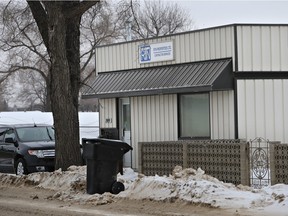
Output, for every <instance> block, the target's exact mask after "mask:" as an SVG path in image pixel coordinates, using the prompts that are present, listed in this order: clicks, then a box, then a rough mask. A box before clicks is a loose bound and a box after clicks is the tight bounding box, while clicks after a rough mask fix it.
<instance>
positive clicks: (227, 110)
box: [210, 91, 235, 139]
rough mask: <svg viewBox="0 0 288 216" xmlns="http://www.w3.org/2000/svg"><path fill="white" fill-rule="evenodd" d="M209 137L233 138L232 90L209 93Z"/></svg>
mask: <svg viewBox="0 0 288 216" xmlns="http://www.w3.org/2000/svg"><path fill="white" fill-rule="evenodd" d="M210 119H211V139H234V138H235V126H234V125H235V123H234V122H235V115H234V91H217V92H211V93H210Z"/></svg>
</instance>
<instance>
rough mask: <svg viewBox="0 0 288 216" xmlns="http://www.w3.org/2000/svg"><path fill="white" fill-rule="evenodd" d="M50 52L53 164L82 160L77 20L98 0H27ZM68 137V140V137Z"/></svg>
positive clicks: (78, 26)
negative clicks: (53, 131)
mask: <svg viewBox="0 0 288 216" xmlns="http://www.w3.org/2000/svg"><path fill="white" fill-rule="evenodd" d="M27 2H28V5H29V7H30V9H31V11H32V14H33V17H34V18H35V21H36V23H37V26H38V28H39V31H40V33H41V36H42V38H43V42H44V44H45V46H46V48H47V52H48V54H49V58H50V63H51V69H50V71H49V85H48V89H49V94H50V97H51V102H52V103H51V108H52V113H53V118H54V126H55V135H56V161H55V167H56V169H57V168H62V169H63V170H66V169H67V168H68V167H69V166H70V165H72V164H74V165H80V164H81V154H80V146H79V119H78V93H79V89H80V83H81V79H80V22H81V17H82V15H83V13H84V12H86V11H87V10H88V9H89V8H91V7H92V6H93V5H95V4H97V3H98V2H99V0H97V1H85V0H83V1H29V0H27ZM68 137H69V140H67V138H68Z"/></svg>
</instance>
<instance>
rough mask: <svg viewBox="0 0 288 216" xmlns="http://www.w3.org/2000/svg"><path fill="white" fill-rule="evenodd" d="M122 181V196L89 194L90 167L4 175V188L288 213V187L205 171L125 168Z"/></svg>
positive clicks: (62, 196)
mask: <svg viewBox="0 0 288 216" xmlns="http://www.w3.org/2000/svg"><path fill="white" fill-rule="evenodd" d="M118 181H121V182H123V183H124V185H125V191H123V192H121V193H120V194H118V195H113V194H111V193H104V194H102V195H100V194H94V195H88V194H87V193H86V167H85V166H82V167H76V166H71V167H70V168H69V169H68V171H65V172H62V171H61V170H56V171H55V172H51V173H48V172H47V173H46V172H45V173H33V174H29V175H27V176H15V175H9V174H1V173H0V183H1V185H2V186H16V187H21V186H27V185H30V186H34V187H38V188H43V189H49V190H54V191H55V194H54V195H53V196H52V197H51V199H59V200H64V201H67V200H69V201H74V202H78V203H92V204H94V205H99V204H106V203H110V202H113V201H115V200H117V199H120V198H126V199H137V200H143V199H144V200H155V201H163V202H176V201H180V202H187V203H197V204H200V203H201V204H205V205H210V206H213V207H220V208H234V209H235V208H247V209H254V210H261V211H265V212H273V214H278V215H283V214H284V212H285V214H286V213H287V211H288V199H287V196H288V185H284V184H278V185H274V186H269V187H265V188H263V189H261V190H254V189H252V188H250V187H247V186H242V185H238V186H235V185H233V184H229V183H223V182H221V181H219V180H218V179H216V178H213V177H212V176H209V175H206V174H205V172H204V171H203V170H201V169H198V170H194V169H182V168H181V167H179V166H177V167H175V169H174V171H173V174H172V175H170V176H157V175H156V176H144V175H142V174H138V173H136V172H134V171H133V170H132V169H128V168H126V169H124V175H123V176H122V175H120V174H119V175H118Z"/></svg>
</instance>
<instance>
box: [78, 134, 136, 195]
mask: <svg viewBox="0 0 288 216" xmlns="http://www.w3.org/2000/svg"><path fill="white" fill-rule="evenodd" d="M82 145H83V157H84V159H86V164H87V179H86V183H87V186H86V188H87V193H88V194H95V193H99V194H102V193H105V192H111V193H113V194H118V193H119V192H121V191H123V190H124V185H123V184H122V183H121V182H117V174H118V172H119V169H118V165H119V162H121V161H122V160H123V155H124V154H125V153H126V152H128V151H129V150H132V147H131V146H130V145H128V144H127V143H125V142H122V141H120V140H111V139H102V138H97V139H86V138H83V139H82Z"/></svg>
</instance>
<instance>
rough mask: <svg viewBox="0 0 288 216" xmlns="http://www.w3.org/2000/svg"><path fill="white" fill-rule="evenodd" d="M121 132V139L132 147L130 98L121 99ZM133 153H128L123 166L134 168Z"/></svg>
mask: <svg viewBox="0 0 288 216" xmlns="http://www.w3.org/2000/svg"><path fill="white" fill-rule="evenodd" d="M119 112H120V113H119V120H120V121H119V123H120V124H119V132H120V134H119V135H120V139H121V140H122V141H123V142H126V143H128V144H129V145H131V111H130V100H129V98H120V99H119ZM131 157H132V152H131V151H129V152H127V153H126V154H125V155H124V157H123V166H124V167H131V166H132V159H131Z"/></svg>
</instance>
